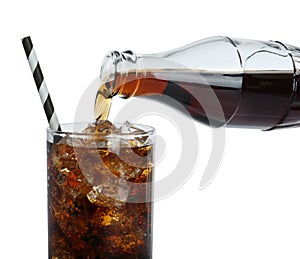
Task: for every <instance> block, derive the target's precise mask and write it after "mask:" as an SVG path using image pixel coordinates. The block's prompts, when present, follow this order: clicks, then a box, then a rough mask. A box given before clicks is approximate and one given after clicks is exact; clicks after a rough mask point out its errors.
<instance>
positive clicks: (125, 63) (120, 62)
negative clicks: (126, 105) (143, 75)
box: [100, 50, 144, 98]
mask: <svg viewBox="0 0 300 259" xmlns="http://www.w3.org/2000/svg"><path fill="white" fill-rule="evenodd" d="M143 69H144V66H142V64H141V62H140V60H139V57H138V56H137V55H136V54H135V53H133V52H132V51H129V50H128V51H124V52H118V51H111V52H109V53H108V54H107V55H106V57H105V58H104V60H103V63H102V67H101V72H100V80H101V84H102V85H103V86H104V87H102V91H103V92H102V94H103V95H104V96H105V97H112V96H115V95H119V96H121V97H124V98H129V97H130V96H132V95H134V93H135V91H136V90H137V88H138V82H139V80H138V77H139V76H140V75H139V76H138V73H137V71H138V70H143ZM125 85H126V89H127V90H126V91H125V90H124V86H125Z"/></svg>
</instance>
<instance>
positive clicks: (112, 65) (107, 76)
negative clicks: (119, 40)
mask: <svg viewBox="0 0 300 259" xmlns="http://www.w3.org/2000/svg"><path fill="white" fill-rule="evenodd" d="M121 60H122V58H121V54H120V53H119V52H118V51H110V52H108V53H107V54H106V56H105V57H104V59H103V61H102V66H101V70H100V82H101V84H102V85H103V84H105V85H106V92H105V93H103V94H105V95H106V96H105V97H109V96H111V95H112V91H113V88H114V86H115V81H116V74H117V64H118V63H119V62H120V61H121Z"/></svg>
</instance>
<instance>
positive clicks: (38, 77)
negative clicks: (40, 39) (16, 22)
mask: <svg viewBox="0 0 300 259" xmlns="http://www.w3.org/2000/svg"><path fill="white" fill-rule="evenodd" d="M22 44H23V47H24V50H25V53H26V57H27V59H28V63H29V66H30V69H31V72H32V74H33V78H34V81H35V84H36V87H37V90H38V92H39V95H40V98H41V101H42V104H43V106H44V110H45V113H46V116H47V120H48V123H49V126H50V128H51V129H52V130H55V131H61V127H60V125H59V122H58V119H57V116H56V113H55V111H54V107H53V104H52V101H51V98H50V95H49V92H48V88H47V85H46V82H45V80H44V76H43V73H42V70H41V67H40V64H39V61H38V59H37V56H36V54H35V50H34V48H33V45H32V41H31V39H30V37H29V36H28V37H25V38H23V39H22Z"/></svg>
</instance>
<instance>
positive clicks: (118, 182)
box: [87, 177, 130, 207]
mask: <svg viewBox="0 0 300 259" xmlns="http://www.w3.org/2000/svg"><path fill="white" fill-rule="evenodd" d="M129 191H130V185H129V183H127V182H126V181H125V180H122V179H119V178H116V177H114V180H113V181H107V182H103V183H102V184H100V185H98V186H93V188H92V190H91V191H90V192H89V193H88V194H87V198H88V199H89V201H90V202H91V203H93V204H96V205H98V206H104V207H111V206H114V207H122V206H123V205H124V204H125V202H126V200H127V197H128V194H129Z"/></svg>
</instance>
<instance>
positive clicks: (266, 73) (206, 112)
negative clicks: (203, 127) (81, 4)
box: [99, 37, 300, 130]
mask: <svg viewBox="0 0 300 259" xmlns="http://www.w3.org/2000/svg"><path fill="white" fill-rule="evenodd" d="M299 53H300V51H299V49H297V48H295V47H292V46H288V45H283V44H282V43H279V42H260V41H252V40H240V39H230V38H227V37H213V38H208V39H204V40H202V41H198V42H195V43H192V44H190V45H187V46H185V47H182V48H180V49H176V50H173V51H168V52H164V53H159V54H154V55H135V54H134V53H132V52H131V51H126V52H122V53H118V52H110V53H109V55H108V56H107V57H106V60H104V63H103V66H102V71H101V80H102V81H103V82H104V83H105V85H106V87H104V88H103V87H102V90H101V89H100V90H99V91H100V92H101V94H103V95H105V96H107V97H108V96H114V95H118V96H121V97H124V98H129V97H132V96H148V97H151V98H154V99H158V100H159V101H162V102H165V103H168V104H170V105H172V106H174V107H175V108H177V109H179V110H180V109H182V110H186V111H187V112H188V114H190V115H191V116H192V117H193V118H194V119H195V120H197V121H200V122H202V123H204V124H207V125H210V126H213V127H220V126H227V127H244V128H258V129H263V130H270V129H274V128H280V127H287V126H295V125H298V124H299V123H300V105H298V102H299V100H300V99H299V97H300V93H299V90H300V89H299V87H300V86H299V87H298V84H299V83H300V79H299V78H300V77H299V75H298V74H299V73H298V72H299V71H300V65H299V64H300V63H298V59H297V56H298V55H299V56H300V54H299ZM103 89H104V90H103ZM298 89H299V90H298ZM165 97H168V98H165ZM170 100H171V101H170ZM178 104H179V105H178ZM299 104H300V103H299Z"/></svg>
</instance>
